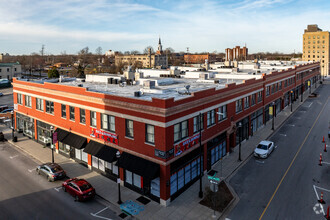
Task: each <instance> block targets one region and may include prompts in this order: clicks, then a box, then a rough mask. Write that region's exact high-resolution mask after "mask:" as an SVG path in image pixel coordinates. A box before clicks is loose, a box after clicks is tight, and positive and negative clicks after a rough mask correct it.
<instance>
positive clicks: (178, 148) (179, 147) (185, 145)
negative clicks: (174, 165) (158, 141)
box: [174, 134, 199, 157]
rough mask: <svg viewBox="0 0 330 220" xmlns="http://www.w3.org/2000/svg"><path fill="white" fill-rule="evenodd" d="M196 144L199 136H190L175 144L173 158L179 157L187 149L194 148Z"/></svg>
mask: <svg viewBox="0 0 330 220" xmlns="http://www.w3.org/2000/svg"><path fill="white" fill-rule="evenodd" d="M198 142H199V134H195V135H194V136H192V137H190V138H188V139H186V140H184V141H182V142H180V143H178V144H176V145H175V146H174V156H175V157H176V156H179V155H180V154H182V153H183V152H184V151H186V150H188V149H189V148H191V147H192V146H194V145H195V144H197V143H198Z"/></svg>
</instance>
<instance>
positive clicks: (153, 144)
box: [144, 141, 156, 147]
mask: <svg viewBox="0 0 330 220" xmlns="http://www.w3.org/2000/svg"><path fill="white" fill-rule="evenodd" d="M144 143H145V144H147V145H150V146H153V147H156V145H155V143H150V142H146V141H145V142H144Z"/></svg>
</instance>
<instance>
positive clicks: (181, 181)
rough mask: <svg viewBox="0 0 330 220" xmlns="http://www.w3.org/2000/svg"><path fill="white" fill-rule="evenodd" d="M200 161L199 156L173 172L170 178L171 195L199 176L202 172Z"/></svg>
mask: <svg viewBox="0 0 330 220" xmlns="http://www.w3.org/2000/svg"><path fill="white" fill-rule="evenodd" d="M199 163H200V159H199V158H197V159H194V160H193V161H191V162H189V163H187V164H186V165H185V166H184V167H183V168H181V169H179V170H178V171H175V172H173V173H172V175H171V179H170V182H171V192H170V194H171V196H172V195H173V194H174V193H176V192H177V191H178V190H180V189H182V188H183V187H184V186H185V185H187V184H188V183H190V182H191V181H193V180H195V179H196V178H197V177H198V176H199V174H200V169H199V167H200V166H199Z"/></svg>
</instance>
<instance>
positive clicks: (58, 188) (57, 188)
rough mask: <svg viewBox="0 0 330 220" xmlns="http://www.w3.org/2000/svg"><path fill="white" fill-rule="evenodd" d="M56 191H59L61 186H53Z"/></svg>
mask: <svg viewBox="0 0 330 220" xmlns="http://www.w3.org/2000/svg"><path fill="white" fill-rule="evenodd" d="M54 189H55V190H56V191H57V192H59V191H60V189H62V186H60V187H56V188H54Z"/></svg>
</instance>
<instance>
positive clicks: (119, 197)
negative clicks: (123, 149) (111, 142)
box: [116, 151, 123, 204]
mask: <svg viewBox="0 0 330 220" xmlns="http://www.w3.org/2000/svg"><path fill="white" fill-rule="evenodd" d="M116 157H117V166H118V175H117V183H118V202H117V203H118V204H122V203H123V202H122V201H121V195H120V172H119V170H120V169H119V168H120V166H119V158H120V152H119V151H117V152H116Z"/></svg>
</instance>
